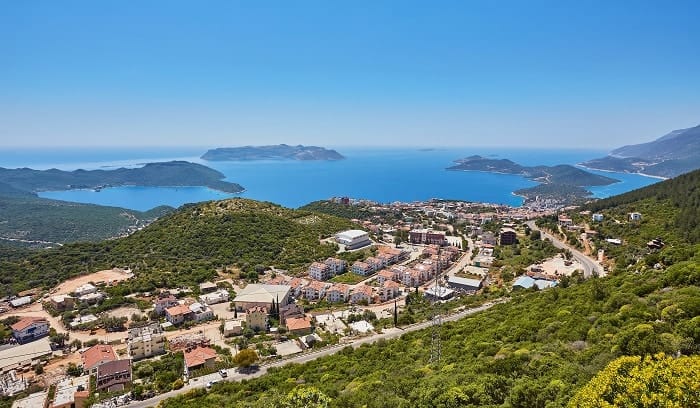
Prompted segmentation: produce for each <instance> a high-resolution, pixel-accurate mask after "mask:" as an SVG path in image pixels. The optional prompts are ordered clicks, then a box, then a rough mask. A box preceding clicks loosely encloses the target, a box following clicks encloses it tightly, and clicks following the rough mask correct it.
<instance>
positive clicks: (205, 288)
mask: <svg viewBox="0 0 700 408" xmlns="http://www.w3.org/2000/svg"><path fill="white" fill-rule="evenodd" d="M216 289H218V287H217V286H216V283H213V282H202V283H200V284H199V293H202V294H205V293H211V292H214V291H215V290H216Z"/></svg>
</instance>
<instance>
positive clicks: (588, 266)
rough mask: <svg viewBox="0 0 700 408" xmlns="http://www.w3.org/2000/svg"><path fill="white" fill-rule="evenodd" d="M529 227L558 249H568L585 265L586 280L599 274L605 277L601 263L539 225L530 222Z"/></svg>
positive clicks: (584, 274)
mask: <svg viewBox="0 0 700 408" xmlns="http://www.w3.org/2000/svg"><path fill="white" fill-rule="evenodd" d="M527 226H528V227H530V229H531V230H534V231H540V233H541V234H542V238H543V239H544V238H549V240H550V241H552V244H553V245H554V246H555V247H557V248H562V249H568V250H569V251H571V255H573V257H574V258H575V259H576V260H577V261H579V262H580V263H581V265H583V276H584V277H585V278H590V277H591V276H592V275H593V274H594V273H595V274H597V275H598V276H603V275H604V271H603V267H601V266H600V264H599V263H597V262H596V261H594V260H593V259H591V258H589V257H587V256H586V255H584V254H583V253H582V252H581V251H579V250H577V249H576V248H572V247H570V246H568V245H566V244H565V243H564V242H562V241H561V240H559V238H557V237H555V236H553V235H551V234H549V233H547V232H545V231H542V230H541V229H540V228H539V227H537V225H535V221H528V222H527Z"/></svg>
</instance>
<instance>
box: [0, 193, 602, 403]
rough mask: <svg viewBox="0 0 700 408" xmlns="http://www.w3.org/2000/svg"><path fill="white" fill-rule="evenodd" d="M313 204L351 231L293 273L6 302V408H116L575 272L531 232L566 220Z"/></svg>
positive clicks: (566, 258)
mask: <svg viewBox="0 0 700 408" xmlns="http://www.w3.org/2000/svg"><path fill="white" fill-rule="evenodd" d="M324 205H328V206H331V207H332V208H333V209H335V210H338V211H352V212H354V213H357V214H358V216H357V218H353V219H352V221H353V223H354V224H355V225H356V226H357V228H356V229H351V230H346V231H338V232H337V233H336V234H335V235H334V236H332V237H330V238H326V239H325V240H326V241H327V242H328V243H329V244H332V245H336V246H337V248H338V250H337V253H336V256H333V257H329V258H326V259H318V260H316V261H315V262H313V263H311V264H309V265H308V266H307V268H306V269H305V270H301V271H287V270H282V269H277V268H275V267H274V266H273V265H269V266H267V267H266V269H265V271H263V273H262V274H260V275H259V277H258V278H257V279H254V280H251V279H248V278H245V277H242V276H238V277H236V278H234V277H231V276H228V275H227V274H226V273H225V272H223V271H222V273H221V274H220V279H215V280H212V281H206V282H202V283H200V284H199V285H198V286H196V287H186V288H165V287H164V288H159V289H158V290H156V291H153V292H148V293H134V294H129V295H128V296H127V298H128V299H129V301H130V303H128V304H112V303H110V302H111V299H110V297H109V296H108V295H107V293H106V291H105V288H107V287H118V286H119V285H120V284H122V283H124V282H126V281H128V280H130V279H132V278H133V276H134V274H133V272H132V271H131V270H130V269H129V268H127V267H121V268H119V267H115V268H113V269H111V270H104V271H97V272H94V273H91V274H88V275H83V276H80V277H77V278H74V279H71V280H69V281H66V282H63V283H62V284H60V285H59V286H57V287H55V288H53V289H52V290H51V291H49V292H48V293H46V292H42V291H41V290H39V289H36V290H30V291H26V292H23V293H20V294H19V296H17V297H14V298H12V299H5V304H6V306H5V307H4V309H3V312H2V315H1V317H0V318H1V319H2V322H3V324H4V325H5V326H6V327H7V330H6V333H5V342H6V345H4V346H1V347H0V365H1V367H0V372H1V375H2V381H0V392H2V394H3V395H7V396H12V395H15V394H18V393H25V394H29V395H28V396H27V397H26V398H23V399H18V400H16V401H15V402H14V404H13V407H17V408H32V407H40V406H41V407H45V406H48V407H53V408H61V407H83V406H89V405H91V406H94V407H107V406H117V405H125V404H129V403H130V401H132V400H139V399H147V398H149V397H153V396H155V395H157V394H161V393H164V392H167V391H170V390H176V389H180V388H183V387H185V386H186V385H188V384H197V383H199V384H202V385H206V386H211V385H212V384H213V383H215V382H217V381H221V380H223V379H224V378H226V377H228V376H229V375H230V374H232V373H233V371H232V370H234V369H237V370H241V372H244V371H245V370H246V369H249V368H254V367H255V366H256V365H258V364H264V363H265V362H270V361H280V360H284V359H286V358H290V357H293V356H295V355H303V354H304V353H306V352H308V351H310V350H315V349H322V348H323V347H327V346H333V345H337V344H352V343H353V342H355V341H358V340H359V339H363V338H366V337H368V336H372V335H376V334H378V333H382V331H383V330H389V329H390V328H392V327H396V326H406V325H410V324H413V323H417V322H418V321H421V320H425V319H429V316H428V315H427V314H425V313H423V314H421V307H423V308H425V307H429V305H436V304H437V305H440V307H442V308H443V310H445V311H446V313H448V312H449V310H451V309H450V308H455V307H459V306H464V305H472V304H475V303H473V302H481V303H483V302H487V301H492V300H495V299H501V298H502V297H504V296H508V293H509V292H511V291H513V290H516V291H517V290H543V289H547V288H549V287H552V286H556V285H558V284H560V281H561V280H562V279H564V280H566V279H575V278H577V277H578V278H580V279H582V278H583V277H584V275H585V274H586V272H587V271H586V265H584V264H582V263H581V262H580V260H579V258H578V257H577V256H574V255H572V253H571V251H574V252H576V253H579V252H578V251H577V250H576V249H575V248H573V247H572V248H570V249H562V248H557V247H555V246H554V245H553V244H552V241H551V240H550V239H545V238H544V237H543V234H544V233H540V231H539V229H537V227H536V226H535V224H534V222H533V220H535V219H549V218H546V217H559V218H558V219H559V226H562V227H563V228H564V229H565V230H566V229H567V228H570V227H571V226H572V225H573V221H571V220H570V219H569V218H567V216H565V215H561V214H559V213H554V212H553V211H542V210H533V209H528V208H512V207H507V206H501V205H489V204H480V203H467V202H460V201H445V200H431V201H428V202H416V203H391V204H380V203H375V202H370V201H366V200H353V199H349V198H334V199H331V200H328V201H326V202H324ZM543 217H545V218H543ZM594 218H595V216H594ZM569 221H571V222H570V223H569ZM584 233H585V232H584ZM588 233H589V234H590V232H588ZM552 239H553V240H556V239H557V238H552ZM526 255H527V256H526ZM601 259H602V258H601ZM588 272H590V271H588ZM423 312H425V310H423Z"/></svg>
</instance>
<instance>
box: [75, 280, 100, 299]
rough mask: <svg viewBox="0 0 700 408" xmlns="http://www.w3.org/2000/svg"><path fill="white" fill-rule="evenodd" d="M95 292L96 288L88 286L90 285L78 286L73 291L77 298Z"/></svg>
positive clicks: (91, 285)
mask: <svg viewBox="0 0 700 408" xmlns="http://www.w3.org/2000/svg"><path fill="white" fill-rule="evenodd" d="M95 292H97V287H95V285H93V284H90V283H86V284H84V285H80V286H78V287H77V288H75V291H73V293H75V296H77V297H80V296H84V295H89V294H90V293H95Z"/></svg>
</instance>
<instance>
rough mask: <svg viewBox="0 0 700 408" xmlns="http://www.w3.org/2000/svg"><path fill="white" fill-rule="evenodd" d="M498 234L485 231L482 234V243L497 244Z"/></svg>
mask: <svg viewBox="0 0 700 408" xmlns="http://www.w3.org/2000/svg"><path fill="white" fill-rule="evenodd" d="M496 244H497V243H496V236H495V235H493V233H492V232H488V231H487V232H484V233H483V234H481V245H482V246H483V245H496Z"/></svg>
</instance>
